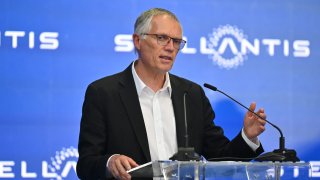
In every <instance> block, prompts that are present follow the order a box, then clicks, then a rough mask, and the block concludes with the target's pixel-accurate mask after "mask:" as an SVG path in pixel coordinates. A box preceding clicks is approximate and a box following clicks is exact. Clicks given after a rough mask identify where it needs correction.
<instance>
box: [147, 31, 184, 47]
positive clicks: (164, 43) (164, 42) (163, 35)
mask: <svg viewBox="0 0 320 180" xmlns="http://www.w3.org/2000/svg"><path fill="white" fill-rule="evenodd" d="M141 35H148V36H155V37H156V39H157V43H158V44H159V45H161V46H166V45H168V44H169V42H170V41H171V40H172V43H173V47H174V48H176V49H178V50H181V49H183V48H184V46H185V45H186V43H187V41H186V40H183V39H178V38H173V37H170V36H168V35H165V34H149V33H142V34H141ZM159 37H163V38H169V39H168V40H167V41H161V40H160V39H159ZM177 41H180V43H178V42H177ZM175 43H176V45H177V43H178V45H179V48H177V47H176V45H175Z"/></svg>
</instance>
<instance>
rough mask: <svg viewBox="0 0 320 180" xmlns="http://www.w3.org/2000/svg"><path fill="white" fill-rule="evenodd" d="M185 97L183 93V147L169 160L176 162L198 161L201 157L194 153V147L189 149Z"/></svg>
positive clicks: (185, 94)
mask: <svg viewBox="0 0 320 180" xmlns="http://www.w3.org/2000/svg"><path fill="white" fill-rule="evenodd" d="M187 95H188V93H187V92H185V93H184V94H183V111H184V129H185V130H184V132H185V134H184V139H185V144H184V147H178V152H177V153H176V154H174V155H173V156H172V157H171V158H170V160H177V161H200V160H201V157H200V156H199V155H198V154H197V153H196V152H195V150H194V147H189V133H188V121H187V120H188V119H187V102H186V101H187V100H186V99H187Z"/></svg>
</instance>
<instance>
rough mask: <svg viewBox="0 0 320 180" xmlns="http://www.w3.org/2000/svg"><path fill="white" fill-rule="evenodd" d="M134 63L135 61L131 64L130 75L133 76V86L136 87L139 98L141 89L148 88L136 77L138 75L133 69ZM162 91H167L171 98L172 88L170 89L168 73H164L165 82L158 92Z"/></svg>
mask: <svg viewBox="0 0 320 180" xmlns="http://www.w3.org/2000/svg"><path fill="white" fill-rule="evenodd" d="M134 63H135V61H134V62H133V63H132V67H131V71H132V75H133V80H134V84H135V85H136V89H137V93H138V96H140V95H141V92H142V91H143V89H144V88H146V87H148V86H147V85H146V84H145V83H144V82H143V81H142V80H141V79H140V77H139V76H138V74H137V72H136V70H135V68H134ZM164 89H167V90H168V93H169V95H170V97H171V93H172V88H171V83H170V78H169V73H168V72H167V73H166V80H165V82H164V84H163V87H162V88H161V89H160V90H164Z"/></svg>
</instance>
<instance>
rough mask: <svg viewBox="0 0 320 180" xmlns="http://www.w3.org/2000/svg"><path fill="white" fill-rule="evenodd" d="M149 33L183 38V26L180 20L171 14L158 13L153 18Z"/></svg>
mask: <svg viewBox="0 0 320 180" xmlns="http://www.w3.org/2000/svg"><path fill="white" fill-rule="evenodd" d="M149 33H157V34H165V35H169V36H171V37H176V38H181V36H182V28H181V26H180V24H179V22H178V21H176V20H175V19H174V18H172V17H171V16H169V15H166V14H165V15H157V16H154V17H153V18H152V21H151V29H150V32H149Z"/></svg>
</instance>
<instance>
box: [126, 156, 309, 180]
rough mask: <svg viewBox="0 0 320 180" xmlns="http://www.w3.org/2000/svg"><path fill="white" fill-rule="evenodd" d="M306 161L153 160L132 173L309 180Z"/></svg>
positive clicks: (217, 178) (167, 176) (224, 179)
mask: <svg viewBox="0 0 320 180" xmlns="http://www.w3.org/2000/svg"><path fill="white" fill-rule="evenodd" d="M310 169H311V166H310V164H309V163H305V162H296V163H293V162H234V161H221V162H206V161H189V162H186V161H154V162H150V163H147V164H145V165H142V166H139V167H137V168H135V169H134V170H133V171H131V172H130V174H131V176H132V177H133V178H138V179H139V178H151V177H153V178H156V179H157V178H158V179H168V180H179V179H196V180H197V179H199V180H201V179H215V180H230V179H241V180H242V179H248V180H251V179H254V180H258V179H263V180H265V179H275V180H278V179H281V180H283V179H310V175H309V171H310Z"/></svg>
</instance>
